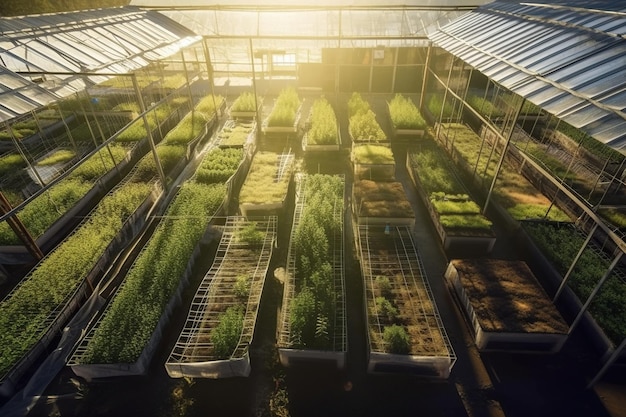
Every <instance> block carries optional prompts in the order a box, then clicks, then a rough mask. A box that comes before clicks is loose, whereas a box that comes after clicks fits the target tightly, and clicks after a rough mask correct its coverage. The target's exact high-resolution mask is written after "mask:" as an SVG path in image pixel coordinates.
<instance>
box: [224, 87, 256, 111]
mask: <svg viewBox="0 0 626 417" xmlns="http://www.w3.org/2000/svg"><path fill="white" fill-rule="evenodd" d="M259 101H260V100H259ZM230 111H231V112H246V113H248V112H254V111H256V100H255V98H254V93H252V92H250V91H244V92H243V93H241V94H239V96H238V97H237V98H236V99H235V101H234V102H233V104H232V105H231V106H230Z"/></svg>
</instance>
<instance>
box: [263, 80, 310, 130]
mask: <svg viewBox="0 0 626 417" xmlns="http://www.w3.org/2000/svg"><path fill="white" fill-rule="evenodd" d="M301 105H302V102H301V101H300V98H299V97H298V93H297V92H296V90H295V89H293V88H285V89H283V90H281V92H280V93H279V94H278V97H277V98H276V101H275V102H274V107H273V108H272V111H271V112H270V114H269V115H268V116H267V118H266V119H265V120H264V121H263V125H262V127H261V131H262V132H263V133H266V134H274V133H278V134H284V133H297V132H298V123H299V121H300V108H301Z"/></svg>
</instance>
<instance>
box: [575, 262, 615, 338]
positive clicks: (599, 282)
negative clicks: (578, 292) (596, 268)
mask: <svg viewBox="0 0 626 417" xmlns="http://www.w3.org/2000/svg"><path fill="white" fill-rule="evenodd" d="M622 255H624V252H620V253H618V254H617V256H615V258H614V259H613V262H611V265H610V266H609V269H607V271H606V272H605V273H604V275H603V276H602V278H600V281H598V284H596V286H595V288H594V289H593V291H591V294H589V297H587V301H585V304H583V306H582V307H581V309H580V311H579V312H578V315H577V316H576V318H575V319H574V321H573V322H572V324H571V326H570V327H569V331H568V332H567V334H571V333H572V331H573V330H574V329H575V328H576V326H577V325H578V323H580V320H582V318H583V315H584V314H585V312H586V311H587V309H588V308H589V305H590V304H591V302H592V301H593V299H594V297H595V296H596V294H597V293H598V292H599V291H600V288H602V285H604V283H605V282H606V280H607V279H608V278H609V276H610V275H611V272H613V269H614V268H615V266H616V265H617V263H618V262H619V261H620V259H622Z"/></svg>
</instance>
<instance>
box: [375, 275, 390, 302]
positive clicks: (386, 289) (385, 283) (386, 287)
mask: <svg viewBox="0 0 626 417" xmlns="http://www.w3.org/2000/svg"><path fill="white" fill-rule="evenodd" d="M375 282H376V287H377V288H378V290H379V291H380V294H381V295H382V296H383V297H389V296H390V295H391V282H390V281H389V278H388V277H386V276H384V275H379V276H377V277H376V281H375Z"/></svg>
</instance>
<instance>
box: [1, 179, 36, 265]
mask: <svg viewBox="0 0 626 417" xmlns="http://www.w3.org/2000/svg"><path fill="white" fill-rule="evenodd" d="M11 210H12V207H11V204H10V203H9V201H8V200H7V199H6V197H5V196H4V194H3V193H2V191H0V214H2V215H4V214H7V213H9V212H10V211H11ZM7 223H9V226H11V229H13V231H14V232H15V234H16V235H17V236H18V237H19V238H20V239H21V240H22V242H24V246H26V249H27V250H28V252H30V254H31V255H32V256H33V258H35V260H37V261H38V260H40V259H41V258H43V252H42V251H41V249H39V246H37V242H35V239H33V237H32V236H31V234H30V233H29V232H28V229H27V228H26V226H24V223H22V221H21V220H20V218H19V217H17V213H16V214H14V215H13V216H11V217H9V218H8V219H7Z"/></svg>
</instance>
